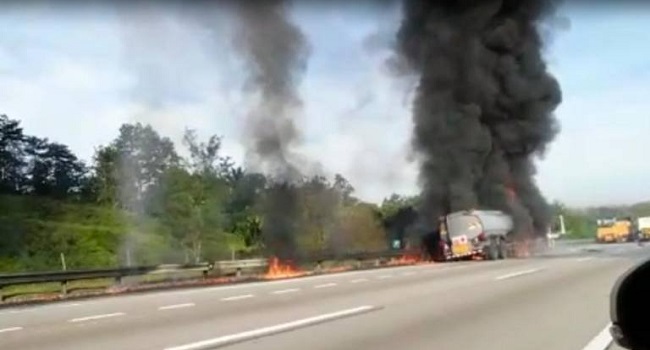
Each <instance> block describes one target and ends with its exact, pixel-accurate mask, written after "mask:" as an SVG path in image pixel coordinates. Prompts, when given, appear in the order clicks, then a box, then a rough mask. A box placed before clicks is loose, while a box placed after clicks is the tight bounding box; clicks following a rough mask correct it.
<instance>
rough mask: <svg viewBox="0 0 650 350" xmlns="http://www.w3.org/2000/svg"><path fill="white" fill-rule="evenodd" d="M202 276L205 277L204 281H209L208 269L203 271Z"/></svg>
mask: <svg viewBox="0 0 650 350" xmlns="http://www.w3.org/2000/svg"><path fill="white" fill-rule="evenodd" d="M202 275H203V279H204V280H207V279H208V270H207V269H206V270H203V272H202Z"/></svg>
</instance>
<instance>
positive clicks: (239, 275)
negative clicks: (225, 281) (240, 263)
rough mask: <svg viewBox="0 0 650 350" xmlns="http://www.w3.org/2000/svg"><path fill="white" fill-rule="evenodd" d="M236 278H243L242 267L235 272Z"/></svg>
mask: <svg viewBox="0 0 650 350" xmlns="http://www.w3.org/2000/svg"><path fill="white" fill-rule="evenodd" d="M235 276H236V277H241V267H238V268H237V271H236V272H235Z"/></svg>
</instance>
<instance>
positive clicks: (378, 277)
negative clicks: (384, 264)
mask: <svg viewBox="0 0 650 350" xmlns="http://www.w3.org/2000/svg"><path fill="white" fill-rule="evenodd" d="M392 277H393V275H381V276H377V279H378V280H385V279H387V278H392Z"/></svg>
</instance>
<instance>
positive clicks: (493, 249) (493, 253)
mask: <svg viewBox="0 0 650 350" xmlns="http://www.w3.org/2000/svg"><path fill="white" fill-rule="evenodd" d="M485 255H486V256H485V257H486V258H487V260H497V259H498V258H499V242H498V241H497V240H496V239H495V238H490V244H488V246H487V252H486V254H485Z"/></svg>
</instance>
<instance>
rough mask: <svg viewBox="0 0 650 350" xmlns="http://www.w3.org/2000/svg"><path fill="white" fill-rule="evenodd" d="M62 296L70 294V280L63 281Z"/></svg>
mask: <svg viewBox="0 0 650 350" xmlns="http://www.w3.org/2000/svg"><path fill="white" fill-rule="evenodd" d="M61 296H62V297H63V298H65V297H67V296H68V281H61Z"/></svg>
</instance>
